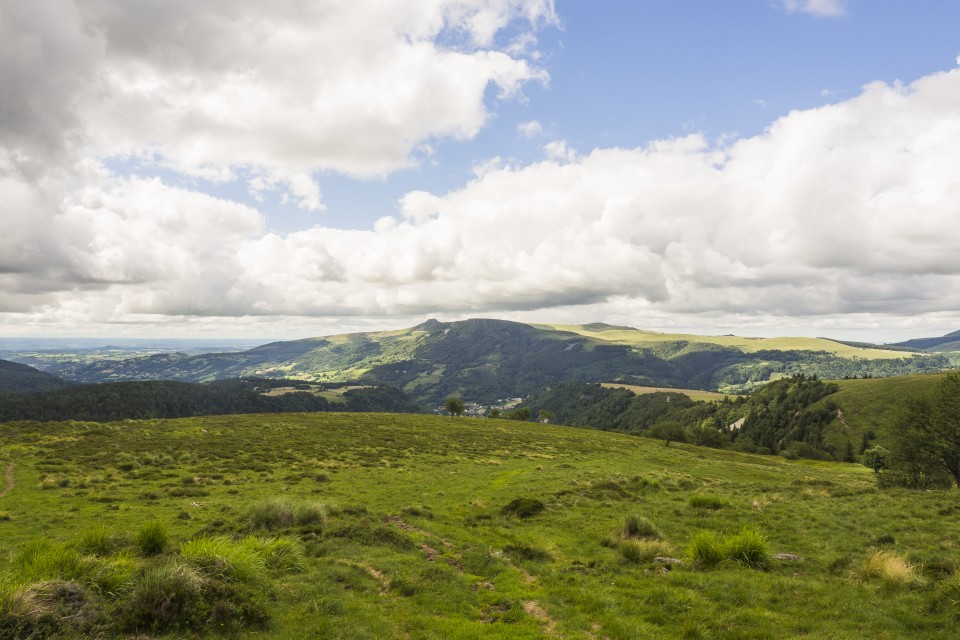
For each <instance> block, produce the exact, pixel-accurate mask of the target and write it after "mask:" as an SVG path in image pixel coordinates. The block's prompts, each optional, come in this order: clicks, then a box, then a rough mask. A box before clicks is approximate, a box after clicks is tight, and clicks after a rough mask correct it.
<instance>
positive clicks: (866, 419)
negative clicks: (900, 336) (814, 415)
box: [812, 374, 943, 447]
mask: <svg viewBox="0 0 960 640" xmlns="http://www.w3.org/2000/svg"><path fill="white" fill-rule="evenodd" d="M942 378H943V374H939V375H938V374H929V375H914V376H898V377H895V378H872V379H866V380H837V381H836V384H837V385H838V386H839V387H840V390H839V391H837V392H836V393H834V394H832V395H829V396H827V397H826V398H824V399H823V400H821V401H820V402H818V403H817V404H815V405H813V407H812V408H813V409H814V410H818V409H820V408H822V407H824V406H826V405H827V404H828V403H832V404H833V405H836V407H837V411H839V413H835V417H834V419H833V420H832V421H831V423H830V425H829V426H828V427H827V429H826V436H825V437H826V440H827V441H828V442H832V443H834V445H836V446H837V447H840V446H841V445H842V446H846V442H847V441H848V440H849V441H850V442H852V443H853V444H854V445H855V446H859V445H860V443H861V441H862V439H863V436H864V434H866V433H868V432H872V433H873V434H874V435H875V436H876V438H877V440H878V442H879V443H884V442H887V441H888V436H889V434H890V433H891V431H892V430H893V429H895V428H896V425H897V422H898V421H899V420H900V419H902V417H903V407H904V403H905V401H906V399H907V398H909V397H912V396H916V395H919V394H923V393H928V392H931V391H932V390H933V388H934V387H935V386H936V385H937V383H938V382H939V381H940V380H941V379H942Z"/></svg>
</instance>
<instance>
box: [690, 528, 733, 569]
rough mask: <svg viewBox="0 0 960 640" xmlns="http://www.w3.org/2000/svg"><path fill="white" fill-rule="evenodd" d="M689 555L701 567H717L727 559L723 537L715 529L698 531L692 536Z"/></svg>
mask: <svg viewBox="0 0 960 640" xmlns="http://www.w3.org/2000/svg"><path fill="white" fill-rule="evenodd" d="M687 555H688V556H690V559H691V560H692V561H693V564H694V565H696V566H699V567H704V568H710V567H715V566H717V565H718V564H720V563H721V562H723V560H724V559H725V554H724V545H723V539H722V538H721V537H720V534H718V533H717V532H715V531H697V532H696V533H694V534H693V537H692V538H690V545H689V546H688V547H687Z"/></svg>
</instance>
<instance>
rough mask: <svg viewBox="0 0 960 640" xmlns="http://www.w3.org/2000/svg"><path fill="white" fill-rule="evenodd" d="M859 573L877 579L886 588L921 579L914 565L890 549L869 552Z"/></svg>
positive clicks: (905, 585)
mask: <svg viewBox="0 0 960 640" xmlns="http://www.w3.org/2000/svg"><path fill="white" fill-rule="evenodd" d="M860 573H861V575H862V576H863V577H864V578H867V579H870V580H877V581H879V582H880V583H881V584H882V585H883V586H884V587H887V588H899V587H909V586H911V585H915V584H919V583H920V582H921V581H922V579H921V578H920V576H919V575H918V574H917V572H916V567H914V566H913V565H911V564H910V563H908V562H907V561H906V560H904V559H903V558H902V557H900V556H898V555H897V554H895V553H893V552H892V551H882V550H877V551H873V552H871V553H870V555H868V556H867V559H866V560H865V561H864V563H863V566H862V568H861V570H860Z"/></svg>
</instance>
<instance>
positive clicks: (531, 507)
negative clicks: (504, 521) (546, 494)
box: [500, 498, 546, 518]
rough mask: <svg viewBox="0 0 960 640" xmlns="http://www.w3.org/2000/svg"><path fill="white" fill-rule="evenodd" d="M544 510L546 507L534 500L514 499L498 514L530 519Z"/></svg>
mask: <svg viewBox="0 0 960 640" xmlns="http://www.w3.org/2000/svg"><path fill="white" fill-rule="evenodd" d="M544 508H546V505H545V504H543V502H541V501H540V500H537V499H536V498H514V499H513V500H511V501H510V502H509V503H507V504H506V505H505V506H504V507H503V508H502V509H501V510H500V513H502V514H503V515H507V516H516V517H518V518H532V517H533V516H535V515H537V514H538V513H540V512H541V511H543V510H544Z"/></svg>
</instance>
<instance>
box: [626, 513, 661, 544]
mask: <svg viewBox="0 0 960 640" xmlns="http://www.w3.org/2000/svg"><path fill="white" fill-rule="evenodd" d="M623 537H624V538H647V539H649V540H659V539H660V537H661V536H660V531H659V530H658V529H657V527H656V526H655V525H654V524H653V523H652V522H650V521H649V520H647V519H646V518H644V517H642V516H636V515H629V516H627V517H626V519H625V520H624V521H623Z"/></svg>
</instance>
